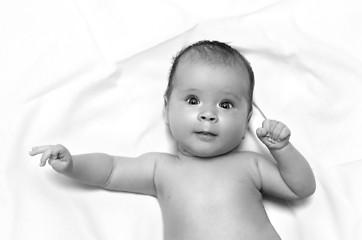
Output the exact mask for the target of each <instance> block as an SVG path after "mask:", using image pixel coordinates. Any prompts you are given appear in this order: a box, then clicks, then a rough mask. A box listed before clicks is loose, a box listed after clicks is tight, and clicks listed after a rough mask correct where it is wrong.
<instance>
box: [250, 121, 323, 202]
mask: <svg viewBox="0 0 362 240" xmlns="http://www.w3.org/2000/svg"><path fill="white" fill-rule="evenodd" d="M257 136H258V137H259V139H260V140H261V141H262V142H263V143H264V144H265V145H266V146H267V147H268V149H269V151H270V153H271V154H272V156H273V157H274V159H275V160H276V164H275V163H272V162H271V161H267V160H265V159H264V160H263V159H262V160H260V161H259V162H258V166H259V171H260V175H261V178H262V179H261V180H262V189H264V190H265V191H266V192H269V193H271V194H273V195H279V196H282V197H285V198H291V199H297V198H304V197H308V196H310V195H311V194H313V193H314V191H315V187H316V183H315V178H314V175H313V171H312V169H311V167H310V166H309V164H308V162H307V160H306V159H305V158H304V157H303V155H302V154H300V153H299V152H298V150H297V149H296V148H295V147H294V146H293V145H292V144H291V143H290V142H289V138H290V130H289V128H288V127H287V126H286V125H285V124H283V123H281V122H278V121H274V120H265V121H264V122H263V127H262V128H258V129H257Z"/></svg>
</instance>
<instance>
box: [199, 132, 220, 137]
mask: <svg viewBox="0 0 362 240" xmlns="http://www.w3.org/2000/svg"><path fill="white" fill-rule="evenodd" d="M195 133H196V134H198V135H204V136H210V137H216V136H217V135H216V134H215V133H212V132H207V131H197V132H195Z"/></svg>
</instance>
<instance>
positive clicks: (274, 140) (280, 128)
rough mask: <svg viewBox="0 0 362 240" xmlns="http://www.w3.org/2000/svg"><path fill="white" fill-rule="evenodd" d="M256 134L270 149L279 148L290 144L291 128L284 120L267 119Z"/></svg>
mask: <svg viewBox="0 0 362 240" xmlns="http://www.w3.org/2000/svg"><path fill="white" fill-rule="evenodd" d="M256 135H257V136H258V138H259V139H260V141H262V142H263V143H264V144H265V145H266V146H267V147H268V148H269V149H270V150H278V149H282V148H284V147H285V146H287V145H288V144H289V138H290V130H289V128H288V127H287V126H286V125H285V124H284V123H282V122H279V121H276V120H270V119H266V120H264V121H263V125H262V127H261V128H258V129H257V130H256Z"/></svg>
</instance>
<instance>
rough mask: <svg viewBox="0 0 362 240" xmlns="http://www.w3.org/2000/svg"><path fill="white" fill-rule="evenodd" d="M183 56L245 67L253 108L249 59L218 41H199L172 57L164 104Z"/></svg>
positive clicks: (252, 77) (250, 104)
mask: <svg viewBox="0 0 362 240" xmlns="http://www.w3.org/2000/svg"><path fill="white" fill-rule="evenodd" d="M183 58H187V60H189V61H195V62H197V61H198V62H203V63H205V64H211V65H224V66H230V67H241V68H245V69H246V70H247V72H248V74H249V110H250V112H252V109H253V92H254V82H255V81H254V72H253V69H252V68H251V66H250V63H249V61H248V60H247V59H246V58H245V57H244V56H243V55H242V54H241V53H240V52H239V51H238V50H236V49H235V48H233V47H231V46H230V45H228V44H226V43H223V42H219V41H207V40H205V41H199V42H196V43H194V44H192V45H189V46H188V47H186V48H183V49H182V50H181V51H180V52H179V53H178V54H177V55H176V57H175V58H174V60H173V63H172V66H171V70H170V74H169V77H168V85H167V89H166V92H165V95H164V99H165V104H167V101H168V100H169V98H170V96H171V92H172V89H173V82H174V77H175V73H176V69H177V67H178V65H179V63H180V61H181V60H182V59H183Z"/></svg>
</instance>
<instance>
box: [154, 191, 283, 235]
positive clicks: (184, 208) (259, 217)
mask: <svg viewBox="0 0 362 240" xmlns="http://www.w3.org/2000/svg"><path fill="white" fill-rule="evenodd" d="M236 200H237V199H235V198H233V199H230V198H228V197H227V196H226V197H225V198H224V197H220V196H219V197H216V198H215V199H213V200H210V199H208V200H205V199H192V198H190V199H188V200H186V199H182V198H180V199H168V200H166V201H165V202H163V203H162V202H161V208H162V212H163V221H164V239H165V240H205V239H207V240H243V239H247V240H254V239H255V240H266V239H267V240H274V239H275V240H277V239H280V237H279V236H278V234H277V233H276V231H275V229H274V228H273V226H272V225H271V223H270V221H269V219H268V217H267V214H266V212H265V210H264V207H263V205H262V202H261V199H258V200H256V201H255V199H254V201H250V200H251V199H249V198H245V199H239V200H242V201H236Z"/></svg>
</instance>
